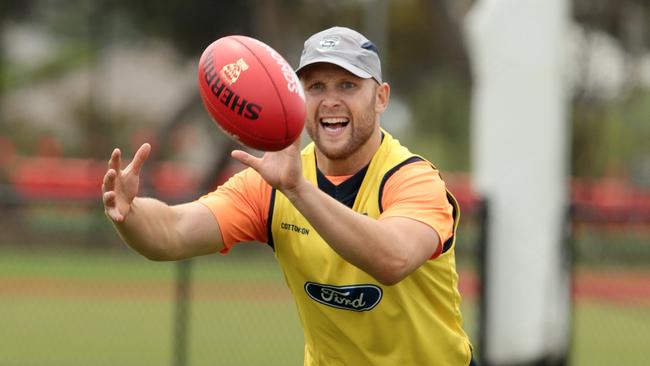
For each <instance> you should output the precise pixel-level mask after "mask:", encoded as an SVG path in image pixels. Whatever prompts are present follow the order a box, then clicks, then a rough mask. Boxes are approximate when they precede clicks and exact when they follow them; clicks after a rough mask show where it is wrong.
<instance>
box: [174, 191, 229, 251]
mask: <svg viewBox="0 0 650 366" xmlns="http://www.w3.org/2000/svg"><path fill="white" fill-rule="evenodd" d="M173 209H174V211H175V213H176V224H175V228H174V229H175V231H176V233H177V235H178V238H179V240H178V241H179V247H178V251H179V252H178V255H177V256H178V257H179V259H180V258H189V257H194V256H199V255H206V254H212V253H216V252H219V251H221V250H222V249H223V247H224V246H223V239H222V236H221V230H220V229H219V223H218V222H217V220H216V219H215V217H214V215H213V214H212V211H210V209H209V208H208V207H206V206H205V205H203V204H202V203H199V202H197V201H194V202H189V203H185V204H181V205H176V206H173Z"/></svg>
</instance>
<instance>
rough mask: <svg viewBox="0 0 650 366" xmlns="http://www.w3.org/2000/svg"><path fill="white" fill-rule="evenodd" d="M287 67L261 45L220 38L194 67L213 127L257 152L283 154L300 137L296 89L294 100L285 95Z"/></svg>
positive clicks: (300, 112) (299, 101) (301, 116)
mask: <svg viewBox="0 0 650 366" xmlns="http://www.w3.org/2000/svg"><path fill="white" fill-rule="evenodd" d="M278 57H279V59H278ZM287 67H289V66H288V64H287V63H286V61H284V59H282V58H281V56H279V55H278V54H277V53H276V52H275V51H273V50H272V49H271V48H270V47H269V46H267V45H265V44H264V43H262V42H260V41H257V40H255V39H253V38H249V37H244V36H228V37H223V38H220V39H218V40H217V41H215V42H213V43H212V44H211V45H209V46H208V47H207V48H206V50H205V51H204V52H203V54H202V55H201V58H200V61H199V70H198V78H199V91H200V94H201V99H202V101H203V103H204V105H205V107H206V110H207V111H208V113H209V114H210V116H211V117H212V118H213V120H214V121H215V122H216V123H217V125H219V127H220V128H221V129H222V130H224V132H226V133H227V134H228V135H230V136H231V137H233V138H235V139H236V140H237V141H238V142H240V143H242V144H244V145H247V146H249V147H252V148H255V149H259V150H266V151H272V150H280V149H283V148H284V147H286V146H288V145H289V144H291V143H292V142H293V141H295V139H296V138H297V137H298V136H299V135H300V131H302V127H303V125H304V109H305V106H304V94H302V95H301V94H300V93H302V88H301V87H300V84H299V83H298V84H297V86H299V87H300V88H299V89H298V92H293V95H291V94H288V93H287V92H285V91H284V90H286V89H288V87H287V85H288V84H287V80H288V79H289V78H288V77H287V76H286V75H284V74H283V72H284V73H285V74H286V72H287ZM290 71H291V73H292V75H293V78H295V79H296V80H297V77H296V76H295V73H293V70H290ZM294 82H295V81H294ZM296 130H298V132H297V133H296Z"/></svg>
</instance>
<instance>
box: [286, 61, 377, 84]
mask: <svg viewBox="0 0 650 366" xmlns="http://www.w3.org/2000/svg"><path fill="white" fill-rule="evenodd" d="M321 62H324V63H328V64H334V65H336V66H339V67H342V68H344V69H346V70H348V71H349V72H351V73H352V74H354V75H356V76H358V77H360V78H363V79H370V78H372V77H373V76H372V75H371V74H370V73H368V72H366V71H364V70H361V69H360V68H358V67H356V66H354V65H352V64H350V63H349V62H346V61H344V60H338V59H335V58H332V57H331V56H330V57H319V58H315V59H313V60H310V61H309V62H307V63H306V64H304V65H301V66H300V67H299V68H297V69H296V74H300V71H301V70H303V69H304V68H305V67H307V66H309V65H313V64H317V63H321Z"/></svg>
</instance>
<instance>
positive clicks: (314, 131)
mask: <svg viewBox="0 0 650 366" xmlns="http://www.w3.org/2000/svg"><path fill="white" fill-rule="evenodd" d="M376 98H377V97H376V96H373V98H372V100H371V101H370V104H369V105H368V106H367V108H365V109H364V113H363V114H361V115H360V116H359V118H357V119H355V121H354V124H353V125H348V127H349V128H351V133H350V135H349V136H348V138H347V141H346V143H345V144H344V145H343V147H341V148H336V147H328V146H325V145H324V144H323V143H322V141H321V139H320V135H319V133H318V131H319V129H318V124H319V123H320V122H318V121H315V124H314V125H313V127H312V128H307V133H308V134H309V137H311V139H312V140H313V141H314V144H316V147H317V148H318V150H319V151H320V152H321V153H323V155H325V157H327V158H328V159H330V160H343V159H346V158H348V157H350V156H352V155H353V154H354V153H356V152H357V151H359V149H361V147H363V146H364V145H365V144H366V142H368V140H369V139H370V137H371V136H372V134H373V132H374V131H375V113H374V105H375V101H376ZM350 123H352V121H350Z"/></svg>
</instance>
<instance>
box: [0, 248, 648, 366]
mask: <svg viewBox="0 0 650 366" xmlns="http://www.w3.org/2000/svg"><path fill="white" fill-rule="evenodd" d="M242 249H250V248H242ZM246 252H247V250H240V251H234V253H232V254H230V255H228V256H226V257H222V256H219V255H216V256H210V257H205V258H199V259H196V260H194V261H193V266H192V279H193V282H192V288H191V294H192V302H191V304H190V322H189V336H188V337H189V339H188V340H189V343H188V344H189V349H188V361H189V363H188V364H189V365H197V366H198V365H233V366H236V365H301V364H302V347H303V341H302V332H301V330H300V327H299V324H298V319H297V316H296V312H295V308H294V304H293V301H292V299H291V297H290V294H289V293H288V290H287V289H286V288H285V287H284V280H283V278H282V274H281V273H280V271H279V270H278V268H277V267H276V264H275V262H274V260H273V258H272V254H271V252H270V251H268V252H266V253H259V252H260V251H259V250H253V252H255V253H253V254H246ZM176 269H177V264H175V263H155V262H150V261H147V260H145V259H143V258H141V257H139V256H138V255H136V254H134V253H132V252H131V251H130V250H128V249H124V248H118V249H115V250H113V251H110V252H108V251H85V250H80V249H76V250H71V249H66V250H59V251H52V250H44V248H43V247H32V248H25V249H21V250H18V249H15V248H14V249H9V248H7V247H2V246H0V365H2V366H4V365H12V366H32V365H34V366H36V365H57V366H58V365H61V366H63V365H65V366H73V365H84V366H86V365H111V366H113V365H124V366H128V365H134V366H135V365H138V366H140V365H169V364H171V363H172V359H173V358H172V357H173V349H174V346H173V342H174V339H175V338H174V326H173V325H174V277H175V273H176ZM463 310H464V316H465V319H466V329H467V330H468V333H469V334H470V335H472V336H474V335H475V333H476V322H477V317H476V306H475V299H473V295H471V294H467V296H465V304H464V309H463ZM574 324H575V328H574V340H573V344H572V365H642V364H645V361H646V359H647V344H648V342H649V341H650V304H648V302H645V303H630V304H626V303H621V302H620V301H619V302H608V301H601V300H598V299H594V298H586V299H578V301H577V303H576V310H575V318H574ZM474 342H475V343H476V342H477V340H476V339H474Z"/></svg>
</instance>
